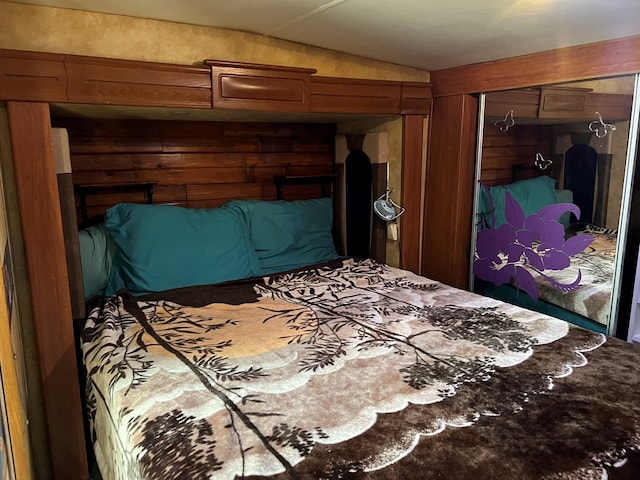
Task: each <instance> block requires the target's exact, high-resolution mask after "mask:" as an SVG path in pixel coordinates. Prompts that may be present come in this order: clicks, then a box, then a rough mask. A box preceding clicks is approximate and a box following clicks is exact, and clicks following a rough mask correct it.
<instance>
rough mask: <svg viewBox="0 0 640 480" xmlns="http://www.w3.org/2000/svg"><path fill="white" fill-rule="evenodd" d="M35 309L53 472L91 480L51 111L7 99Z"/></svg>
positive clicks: (28, 103)
mask: <svg viewBox="0 0 640 480" xmlns="http://www.w3.org/2000/svg"><path fill="white" fill-rule="evenodd" d="M7 111H8V116H9V126H10V132H11V143H12V146H13V157H14V166H15V176H16V187H17V192H18V198H19V209H20V214H21V218H22V234H23V240H24V245H25V253H26V263H27V275H28V277H29V284H30V287H31V310H32V318H33V322H34V330H35V335H36V343H37V348H38V361H39V366H40V376H41V382H42V392H43V398H44V408H45V412H46V416H47V420H48V429H47V432H48V439H49V449H50V452H51V461H52V470H53V475H54V478H56V479H65V480H66V479H86V478H88V469H87V460H86V455H85V441H84V427H83V422H82V418H83V417H82V409H81V403H80V392H79V380H78V371H77V364H76V349H75V343H74V334H73V324H72V312H71V302H70V294H69V283H68V274H67V265H66V261H65V245H64V237H63V231H62V219H61V214H60V206H59V205H60V204H59V195H58V187H57V181H56V172H55V161H54V157H53V155H54V154H53V146H52V140H51V127H50V120H49V107H48V105H47V104H43V103H31V102H8V104H7Z"/></svg>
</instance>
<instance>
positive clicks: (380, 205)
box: [373, 188, 404, 222]
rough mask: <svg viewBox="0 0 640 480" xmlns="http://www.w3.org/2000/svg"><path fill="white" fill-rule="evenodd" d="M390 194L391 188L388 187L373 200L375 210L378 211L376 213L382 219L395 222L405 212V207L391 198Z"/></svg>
mask: <svg viewBox="0 0 640 480" xmlns="http://www.w3.org/2000/svg"><path fill="white" fill-rule="evenodd" d="M390 194H391V190H389V189H388V188H387V191H386V192H384V194H382V195H380V197H379V198H378V199H377V200H376V201H375V202H373V211H374V212H376V215H378V216H379V217H380V218H381V219H382V220H385V221H387V222H393V221H394V220H395V219H397V218H398V217H399V216H400V215H402V214H403V213H404V207H401V206H400V205H398V204H397V203H395V202H394V201H393V200H391V196H390Z"/></svg>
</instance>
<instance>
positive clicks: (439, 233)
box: [422, 95, 478, 289]
mask: <svg viewBox="0 0 640 480" xmlns="http://www.w3.org/2000/svg"><path fill="white" fill-rule="evenodd" d="M477 117H478V100H477V98H475V97H473V96H471V95H456V96H451V97H442V98H436V99H434V102H433V119H432V121H431V135H430V141H429V158H428V162H427V171H426V185H425V199H424V212H425V214H424V231H423V237H424V238H423V244H422V274H423V275H425V276H427V277H429V278H432V279H434V280H439V281H441V282H443V283H446V284H448V285H452V286H454V287H458V288H463V289H465V288H467V287H468V283H469V282H468V272H469V250H470V241H471V223H472V221H473V219H472V197H473V181H474V165H475V155H474V151H475V138H476V124H477Z"/></svg>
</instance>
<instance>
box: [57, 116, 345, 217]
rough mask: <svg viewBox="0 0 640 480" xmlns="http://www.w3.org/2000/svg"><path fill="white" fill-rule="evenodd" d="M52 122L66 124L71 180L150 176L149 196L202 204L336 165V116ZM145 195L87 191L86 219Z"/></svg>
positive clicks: (124, 180) (268, 190)
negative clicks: (298, 120) (324, 120)
mask: <svg viewBox="0 0 640 480" xmlns="http://www.w3.org/2000/svg"><path fill="white" fill-rule="evenodd" d="M54 123H55V124H56V126H60V127H64V128H67V130H68V132H69V138H70V151H71V164H72V170H73V182H74V184H75V185H76V186H78V185H85V186H86V185H92V186H98V185H102V186H105V187H108V186H113V187H117V186H119V185H123V184H132V183H133V184H148V183H151V184H153V202H154V203H171V204H177V205H184V206H189V207H195V208H200V207H216V206H219V205H221V204H222V203H224V202H225V201H228V200H230V199H232V198H255V199H263V200H274V199H275V198H276V189H275V184H274V177H276V176H282V175H320V174H328V173H332V172H333V164H334V162H333V143H334V137H335V128H336V127H335V125H333V124H313V125H308V124H270V123H251V122H249V123H232V122H229V123H220V122H218V123H216V122H180V121H164V122H157V121H146V120H138V121H131V120H127V121H122V120H101V121H98V120H95V121H87V120H82V121H81V120H78V119H68V118H58V119H54ZM190 123H193V125H191V126H190V125H189V124H190ZM145 125H148V128H145ZM190 127H192V128H190ZM145 131H147V132H148V135H147V136H145V134H144V132H145ZM316 187H317V186H316ZM94 190H95V189H94ZM316 190H317V192H316ZM287 193H288V196H287V199H299V198H311V197H314V196H319V187H318V188H315V189H314V188H311V189H306V190H305V189H291V188H290V189H289V190H288V192H287ZM146 201H147V199H146V197H145V196H144V191H142V190H140V191H138V192H131V191H115V190H114V191H112V192H109V190H108V189H106V188H105V189H100V190H99V191H95V192H94V193H92V194H91V195H85V205H86V213H87V216H88V220H89V223H95V222H97V221H100V219H101V218H102V216H103V215H104V211H105V210H106V208H108V207H110V206H112V205H114V204H115V203H118V202H136V203H143V202H146ZM77 203H78V205H80V198H79V197H78V199H77ZM78 219H79V220H81V219H83V216H82V215H81V213H80V212H79V213H78Z"/></svg>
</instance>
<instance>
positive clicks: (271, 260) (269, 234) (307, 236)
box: [225, 198, 338, 275]
mask: <svg viewBox="0 0 640 480" xmlns="http://www.w3.org/2000/svg"><path fill="white" fill-rule="evenodd" d="M225 205H227V206H229V207H230V208H233V209H236V210H237V211H239V212H242V214H244V216H245V218H246V221H247V225H248V227H249V232H250V237H251V241H252V243H253V246H254V248H255V252H256V255H257V257H258V260H259V261H260V266H261V268H262V272H263V274H265V275H266V274H271V273H276V272H282V271H285V270H291V269H294V268H300V267H306V266H309V265H312V264H314V263H320V262H325V261H329V260H333V259H335V258H338V254H337V253H336V249H335V245H334V243H333V235H332V233H331V232H332V228H333V203H332V200H331V199H330V198H315V199H311V200H295V201H289V202H288V201H284V200H275V201H262V200H232V201H231V202H228V203H227V204H225Z"/></svg>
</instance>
